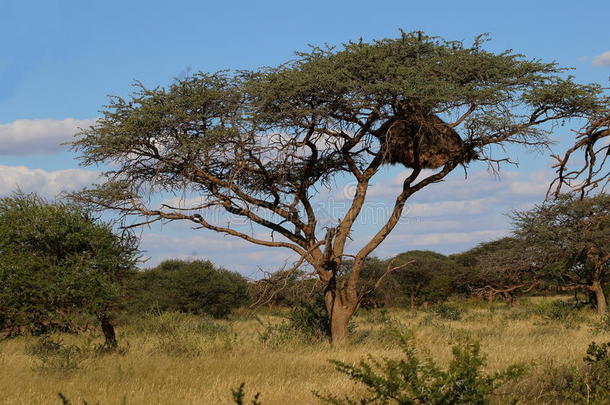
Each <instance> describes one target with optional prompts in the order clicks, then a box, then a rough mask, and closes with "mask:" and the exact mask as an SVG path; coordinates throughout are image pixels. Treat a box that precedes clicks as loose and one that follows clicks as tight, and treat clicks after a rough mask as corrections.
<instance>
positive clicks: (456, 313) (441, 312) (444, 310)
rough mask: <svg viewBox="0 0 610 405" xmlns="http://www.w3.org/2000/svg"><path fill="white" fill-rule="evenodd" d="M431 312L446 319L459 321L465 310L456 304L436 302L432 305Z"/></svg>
mask: <svg viewBox="0 0 610 405" xmlns="http://www.w3.org/2000/svg"><path fill="white" fill-rule="evenodd" d="M432 312H434V313H435V314H436V315H438V316H439V317H440V318H441V319H446V320H448V321H459V320H460V319H462V315H464V313H465V312H466V311H465V310H464V308H462V307H460V306H458V305H457V304H453V303H449V302H441V303H440V304H436V305H434V306H433V307H432Z"/></svg>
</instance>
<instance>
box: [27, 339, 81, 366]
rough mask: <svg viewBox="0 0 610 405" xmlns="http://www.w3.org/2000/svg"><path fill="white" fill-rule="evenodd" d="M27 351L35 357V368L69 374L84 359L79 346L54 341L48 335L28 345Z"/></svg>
mask: <svg viewBox="0 0 610 405" xmlns="http://www.w3.org/2000/svg"><path fill="white" fill-rule="evenodd" d="M28 353H29V354H30V355H32V356H34V357H35V358H36V361H37V365H36V368H37V369H38V370H39V371H41V372H55V373H60V374H71V373H73V372H74V371H76V370H78V369H79V368H80V367H81V366H82V363H83V361H84V360H85V354H84V352H83V350H82V349H81V348H80V347H78V346H76V345H66V344H64V343H63V342H62V341H54V340H52V339H51V338H49V337H48V336H45V337H43V338H41V339H40V340H38V342H36V343H35V344H33V345H32V346H30V347H29V348H28Z"/></svg>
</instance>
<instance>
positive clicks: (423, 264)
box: [382, 250, 461, 309]
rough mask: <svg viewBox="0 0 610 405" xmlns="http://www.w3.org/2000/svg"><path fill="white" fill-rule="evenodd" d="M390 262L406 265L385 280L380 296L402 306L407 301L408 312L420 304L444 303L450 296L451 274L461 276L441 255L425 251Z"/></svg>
mask: <svg viewBox="0 0 610 405" xmlns="http://www.w3.org/2000/svg"><path fill="white" fill-rule="evenodd" d="M393 260H394V262H395V263H396V264H402V263H410V264H409V266H407V267H405V268H404V269H401V270H400V271H396V272H393V273H392V275H390V276H389V277H388V281H387V282H386V283H385V285H384V286H383V287H382V293H383V294H384V295H386V296H387V298H388V299H390V298H393V300H394V302H396V303H402V304H404V303H405V302H404V300H405V299H407V300H408V305H409V307H410V308H411V309H415V308H416V307H417V305H420V304H422V303H424V302H426V303H432V302H436V301H441V300H445V299H447V298H448V297H449V296H450V295H451V294H452V293H453V285H454V279H455V274H456V273H460V272H461V268H460V267H461V266H460V265H459V264H458V263H456V262H454V261H453V260H451V259H449V258H448V257H447V256H445V255H443V254H441V253H436V252H432V251H428V250H412V251H408V252H404V253H401V254H399V255H397V256H395V257H394V259H393ZM401 301H402V302H401Z"/></svg>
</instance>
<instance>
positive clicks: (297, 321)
mask: <svg viewBox="0 0 610 405" xmlns="http://www.w3.org/2000/svg"><path fill="white" fill-rule="evenodd" d="M288 324H289V326H290V327H291V328H292V329H294V330H296V331H298V332H299V333H302V334H303V335H305V336H306V337H307V338H308V339H309V340H311V341H312V342H320V341H322V340H324V339H326V338H327V337H329V336H330V321H329V319H328V315H327V313H326V308H325V307H324V299H323V298H322V296H318V297H316V298H315V299H314V300H312V301H309V302H303V303H301V304H300V305H298V306H296V307H295V308H294V309H292V311H290V314H289V315H288Z"/></svg>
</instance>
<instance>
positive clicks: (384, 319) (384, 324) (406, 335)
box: [376, 312, 413, 346]
mask: <svg viewBox="0 0 610 405" xmlns="http://www.w3.org/2000/svg"><path fill="white" fill-rule="evenodd" d="M379 323H380V326H381V328H380V329H379V331H377V334H376V335H377V336H376V342H378V343H380V344H382V345H385V346H396V345H404V344H405V343H406V342H408V341H409V340H410V339H412V338H413V332H412V331H411V330H410V329H409V328H408V327H407V326H405V325H404V324H403V323H402V322H400V321H399V320H398V319H395V318H391V317H390V316H388V315H387V312H382V314H381V318H380V322H379Z"/></svg>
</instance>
